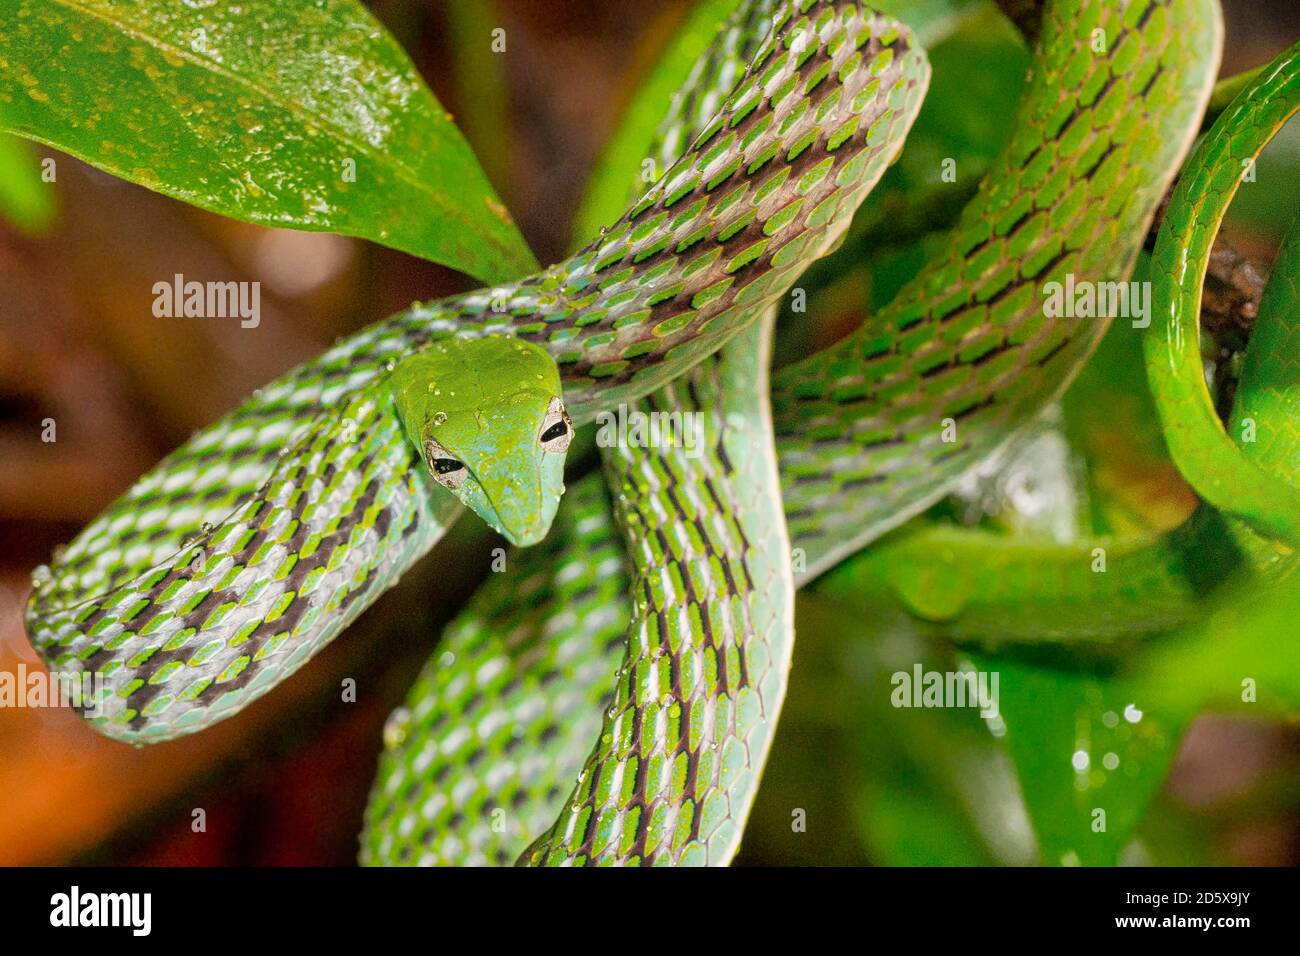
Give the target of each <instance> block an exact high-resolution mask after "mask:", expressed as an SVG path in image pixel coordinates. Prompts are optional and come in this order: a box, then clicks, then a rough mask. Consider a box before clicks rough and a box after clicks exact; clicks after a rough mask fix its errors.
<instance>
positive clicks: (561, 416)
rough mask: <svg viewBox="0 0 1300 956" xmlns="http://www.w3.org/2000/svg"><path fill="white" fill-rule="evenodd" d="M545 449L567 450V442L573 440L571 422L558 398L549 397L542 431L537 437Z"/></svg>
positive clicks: (554, 450)
mask: <svg viewBox="0 0 1300 956" xmlns="http://www.w3.org/2000/svg"><path fill="white" fill-rule="evenodd" d="M537 440H538V441H539V442H540V443H541V446H542V449H543V450H545V451H553V452H563V451H568V449H569V442H570V441H572V440H573V422H571V421H570V420H569V413H568V412H566V411H565V410H564V403H563V402H561V401H560V400H559V399H558V398H553V399H551V404H550V407H548V408H547V409H546V418H545V419H543V420H542V433H541V435H540V436H539V437H538V439H537Z"/></svg>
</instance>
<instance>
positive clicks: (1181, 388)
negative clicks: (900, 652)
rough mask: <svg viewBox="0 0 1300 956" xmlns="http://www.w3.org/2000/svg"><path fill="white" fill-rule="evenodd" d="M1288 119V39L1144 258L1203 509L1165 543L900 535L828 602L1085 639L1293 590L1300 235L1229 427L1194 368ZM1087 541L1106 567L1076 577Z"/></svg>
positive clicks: (1298, 69) (1193, 174)
mask: <svg viewBox="0 0 1300 956" xmlns="http://www.w3.org/2000/svg"><path fill="white" fill-rule="evenodd" d="M1297 110H1300V45H1298V46H1296V47H1293V48H1291V49H1290V50H1287V51H1286V52H1285V53H1283V54H1282V55H1281V56H1279V57H1278V58H1277V59H1276V60H1274V61H1273V62H1272V63H1271V64H1269V65H1268V66H1267V67H1266V68H1265V69H1264V70H1263V71H1262V72H1261V74H1260V76H1259V77H1258V78H1256V79H1255V80H1254V81H1253V82H1252V83H1251V84H1249V85H1248V86H1247V88H1246V89H1245V90H1244V91H1243V92H1242V93H1241V95H1240V96H1239V97H1238V98H1237V99H1236V100H1235V101H1234V102H1233V103H1232V104H1231V106H1230V107H1229V108H1228V109H1226V110H1225V111H1224V112H1223V113H1222V114H1221V115H1220V116H1219V118H1218V120H1217V121H1216V123H1215V124H1214V126H1213V128H1212V129H1211V130H1210V131H1209V133H1208V134H1207V135H1206V136H1205V138H1204V139H1203V140H1202V142H1201V143H1200V144H1199V145H1198V147H1197V149H1196V151H1195V152H1194V154H1193V155H1192V156H1191V158H1190V159H1189V160H1188V162H1187V164H1186V166H1185V167H1184V171H1183V175H1182V178H1181V179H1180V181H1179V184H1178V187H1177V188H1176V189H1175V191H1174V193H1173V195H1172V196H1171V197H1170V202H1169V205H1168V207H1167V210H1166V213H1165V217H1164V220H1163V221H1162V225H1161V230H1160V234H1159V236H1158V239H1157V243H1156V247H1155V251H1154V253H1153V260H1152V263H1151V269H1150V271H1151V274H1152V275H1153V277H1154V280H1153V286H1154V289H1153V296H1152V301H1153V302H1155V303H1160V304H1163V305H1164V306H1165V307H1166V311H1165V313H1164V315H1163V316H1162V321H1159V322H1153V323H1152V325H1151V327H1150V328H1149V329H1148V330H1147V333H1146V334H1145V335H1144V337H1143V339H1142V344H1143V346H1144V347H1145V352H1146V360H1147V371H1148V380H1149V381H1150V383H1151V386H1152V393H1153V396H1154V398H1155V400H1156V410H1157V412H1158V414H1159V415H1160V418H1161V420H1162V424H1163V429H1162V431H1163V434H1164V435H1165V436H1166V439H1167V441H1168V444H1169V448H1170V452H1171V454H1172V456H1173V457H1174V459H1175V461H1176V462H1177V464H1178V465H1179V468H1180V471H1181V472H1182V474H1183V475H1184V476H1185V477H1186V478H1187V479H1188V481H1189V482H1190V483H1191V484H1192V485H1193V487H1194V488H1195V489H1196V491H1197V492H1198V493H1199V494H1200V495H1201V497H1202V498H1203V499H1204V503H1202V504H1200V505H1199V506H1198V507H1197V508H1196V510H1195V511H1194V512H1193V513H1192V514H1191V516H1190V517H1188V519H1187V520H1186V521H1184V522H1183V523H1182V524H1181V525H1179V526H1178V527H1176V528H1174V529H1173V530H1172V531H1170V532H1168V533H1164V534H1158V533H1150V534H1147V535H1144V536H1141V537H1134V538H1131V539H1114V540H1108V539H1098V540H1080V541H1078V542H1076V543H1072V544H1069V545H1056V544H1053V543H1051V542H1038V541H1031V540H1023V539H1015V538H1009V537H1005V536H1000V535H997V534H994V533H990V532H987V531H983V530H980V529H975V528H960V527H952V526H949V527H940V526H936V527H925V526H920V527H915V528H909V529H907V530H906V531H905V532H904V533H903V534H901V535H899V536H897V537H896V539H894V540H892V541H889V542H886V543H884V545H883V546H882V547H879V548H875V549H873V550H872V551H871V552H870V553H869V554H865V555H863V556H861V557H860V558H857V559H855V560H854V561H851V562H846V563H845V564H843V565H841V566H840V567H838V568H836V569H835V570H834V571H833V572H832V573H831V574H830V575H828V576H827V578H825V579H824V580H823V582H822V585H821V586H822V588H823V589H824V590H825V591H826V592H827V593H829V594H832V595H834V596H835V597H836V598H838V599H839V600H841V601H845V602H848V603H850V604H859V603H862V602H863V601H870V600H871V597H870V596H871V595H873V594H874V595H878V594H879V593H880V591H881V590H884V591H885V592H888V593H892V594H893V595H894V596H895V597H897V598H898V599H899V600H901V601H902V603H903V604H904V605H905V606H906V607H907V608H908V609H909V610H910V611H912V613H914V614H916V615H917V616H919V617H921V618H923V619H926V620H930V621H934V622H936V623H939V624H941V625H942V626H943V628H944V630H945V632H946V633H948V634H949V635H951V636H958V637H964V638H969V639H976V640H982V641H998V640H1029V639H1032V640H1043V639H1055V640H1068V641H1080V640H1083V641H1095V640H1117V639H1122V638H1134V637H1140V636H1142V635H1144V634H1152V633H1157V632H1160V631H1164V630H1168V629H1169V628H1171V627H1174V626H1177V625H1183V624H1186V623H1188V622H1190V621H1191V620H1193V619H1194V618H1196V617H1197V616H1199V615H1202V614H1203V601H1201V600H1198V599H1203V598H1204V597H1205V596H1206V595H1209V594H1212V593H1214V592H1216V591H1219V590H1221V589H1223V588H1225V587H1226V586H1228V585H1229V584H1234V585H1241V584H1243V583H1245V582H1246V581H1247V580H1251V579H1258V580H1259V581H1260V583H1261V584H1264V585H1268V586H1272V587H1281V586H1292V587H1293V586H1294V581H1295V579H1296V575H1297V574H1300V560H1297V556H1296V551H1295V547H1294V538H1293V535H1294V531H1295V526H1294V524H1293V521H1292V509H1293V506H1294V501H1295V496H1294V491H1293V489H1294V488H1295V487H1296V486H1297V485H1300V427H1297V422H1300V418H1297V416H1296V414H1295V412H1296V408H1295V402H1296V392H1295V389H1294V383H1295V382H1296V381H1297V378H1298V374H1300V373H1297V370H1296V355H1297V352H1296V349H1295V341H1296V336H1297V334H1298V333H1297V331H1296V330H1297V328H1300V310H1297V308H1296V301H1297V300H1296V287H1297V284H1298V283H1300V228H1298V227H1293V228H1292V229H1291V231H1290V233H1289V235H1288V237H1287V239H1286V240H1285V241H1284V242H1283V244H1282V246H1281V249H1280V251H1279V253H1278V256H1277V259H1276V261H1275V262H1274V264H1273V268H1272V272H1271V274H1270V276H1269V281H1268V285H1267V286H1266V288H1265V290H1264V294H1263V297H1262V299H1261V301H1260V306H1259V311H1258V315H1257V318H1256V320H1255V324H1254V328H1253V329H1252V332H1251V337H1250V343H1249V348H1248V350H1247V351H1246V353H1245V362H1244V364H1243V368H1242V371H1241V376H1240V379H1239V381H1238V384H1237V389H1236V393H1235V395H1234V400H1233V405H1232V409H1231V413H1230V415H1229V419H1228V424H1227V428H1226V429H1225V427H1224V426H1223V425H1221V424H1220V423H1219V420H1218V416H1217V413H1215V412H1214V411H1213V402H1212V399H1211V397H1210V393H1209V389H1208V387H1207V385H1206V381H1205V377H1204V375H1203V373H1202V371H1201V368H1202V366H1201V358H1200V355H1201V343H1200V333H1199V321H1198V320H1199V315H1200V300H1201V288H1202V284H1203V281H1204V277H1205V273H1206V270H1207V268H1208V264H1209V255H1210V251H1211V248H1212V246H1211V244H1212V241H1213V239H1214V237H1215V234H1216V233H1217V232H1218V231H1219V227H1220V225H1221V224H1222V221H1223V218H1224V215H1225V214H1226V212H1227V210H1228V207H1229V205H1230V203H1231V201H1232V198H1233V196H1234V195H1235V194H1236V193H1237V191H1238V190H1239V189H1240V188H1242V186H1243V179H1244V177H1246V175H1247V173H1248V171H1249V169H1250V166H1251V164H1252V163H1253V162H1254V160H1255V158H1256V157H1257V156H1258V155H1259V153H1260V152H1261V151H1262V150H1263V148H1264V146H1265V145H1267V143H1268V142H1269V141H1270V140H1271V139H1272V138H1273V137H1274V136H1275V135H1276V134H1277V132H1278V131H1279V130H1280V129H1281V128H1282V127H1283V126H1284V125H1285V124H1286V123H1287V122H1288V121H1289V120H1290V118H1291V117H1292V116H1294V115H1295V113H1296V111H1297ZM1247 435H1249V436H1250V438H1249V439H1247V438H1246V437H1245V436H1247ZM1216 505H1217V506H1216ZM1097 547H1101V548H1103V549H1104V550H1105V552H1106V560H1107V563H1108V565H1109V566H1108V569H1107V573H1105V574H1094V573H1088V574H1080V573H1078V572H1079V569H1080V568H1085V567H1088V566H1089V565H1090V564H1091V563H1092V561H1093V560H1094V554H1093V551H1094V549H1095V548H1097Z"/></svg>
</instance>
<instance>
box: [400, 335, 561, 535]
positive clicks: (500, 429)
mask: <svg viewBox="0 0 1300 956" xmlns="http://www.w3.org/2000/svg"><path fill="white" fill-rule="evenodd" d="M390 374H391V377H390V383H391V384H390V388H391V390H392V393H393V397H394V402H395V404H396V406H397V410H398V414H399V416H400V417H401V419H402V422H403V425H404V427H405V429H406V433H407V436H408V437H409V438H410V439H411V441H412V443H413V444H414V445H415V446H416V448H418V449H419V451H420V456H421V458H423V460H424V463H425V466H426V467H427V468H428V469H429V473H430V474H431V475H432V476H433V478H434V480H435V481H437V482H438V484H440V485H442V486H443V487H444V488H446V489H447V490H448V491H450V492H451V493H452V494H453V495H455V496H456V497H457V498H459V499H460V500H461V501H462V502H463V503H464V504H465V505H466V506H468V507H469V508H470V509H471V510H472V511H473V512H474V513H475V514H477V515H478V516H479V517H481V518H482V519H483V520H484V521H486V522H487V523H488V524H489V525H491V526H492V527H493V528H494V529H496V531H497V532H499V533H500V534H501V535H502V536H503V537H504V538H505V539H506V540H507V541H509V542H510V543H511V544H514V545H519V546H521V547H522V546H526V545H530V544H536V543H537V542H538V541H540V540H542V538H544V537H545V536H546V532H547V531H548V530H549V529H550V527H551V521H552V520H553V519H554V518H555V512H556V509H558V508H559V506H560V496H561V495H562V494H563V493H564V457H565V454H566V452H567V451H568V449H569V442H570V441H571V440H572V438H573V423H572V422H571V421H570V420H569V415H568V413H567V412H566V411H565V409H564V400H563V398H562V397H561V395H562V390H561V386H560V373H559V370H558V369H557V368H556V365H555V361H554V360H553V359H552V358H551V357H550V355H548V354H547V353H546V351H545V350H544V349H542V348H540V347H539V346H537V345H533V344H532V343H530V342H524V341H522V340H520V339H514V338H505V337H502V336H489V337H486V338H480V339H451V340H448V341H443V342H436V343H434V344H433V345H431V346H430V347H429V348H427V349H425V350H424V351H422V352H419V353H417V354H415V355H413V356H411V357H410V358H408V359H405V360H403V361H402V362H400V363H398V365H396V366H394V368H393V371H392V372H391V373H390Z"/></svg>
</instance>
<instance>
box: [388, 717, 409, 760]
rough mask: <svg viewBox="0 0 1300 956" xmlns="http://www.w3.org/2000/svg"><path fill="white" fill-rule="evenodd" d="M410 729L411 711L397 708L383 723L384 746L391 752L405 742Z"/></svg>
mask: <svg viewBox="0 0 1300 956" xmlns="http://www.w3.org/2000/svg"><path fill="white" fill-rule="evenodd" d="M410 727H411V709H410V708H409V707H398V708H397V709H396V710H395V711H393V712H392V713H391V714H389V715H388V720H386V721H384V746H385V747H386V748H387V749H389V750H392V749H393V748H395V747H400V746H401V745H402V744H403V743H405V742H406V735H407V732H408V731H409V730H410Z"/></svg>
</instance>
